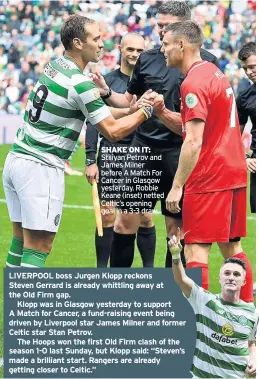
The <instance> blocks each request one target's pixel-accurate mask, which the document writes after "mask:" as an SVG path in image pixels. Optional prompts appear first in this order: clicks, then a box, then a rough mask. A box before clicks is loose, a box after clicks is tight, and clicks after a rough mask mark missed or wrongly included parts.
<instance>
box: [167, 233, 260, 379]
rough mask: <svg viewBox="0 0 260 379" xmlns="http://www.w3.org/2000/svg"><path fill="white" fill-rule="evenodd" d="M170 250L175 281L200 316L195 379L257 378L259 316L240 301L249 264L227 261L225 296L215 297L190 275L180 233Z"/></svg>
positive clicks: (223, 272)
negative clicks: (184, 265) (186, 266)
mask: <svg viewBox="0 0 260 379" xmlns="http://www.w3.org/2000/svg"><path fill="white" fill-rule="evenodd" d="M169 248H170V251H171V253H172V271H173V275H174V280H175V282H176V284H177V285H178V286H179V287H180V289H181V290H182V292H183V294H184V296H185V297H186V298H187V300H188V301H189V303H190V305H191V306H192V308H193V310H194V312H195V315H196V327H197V338H196V347H195V352H194V358H193V364H192V367H191V373H192V375H193V378H244V377H245V376H246V375H247V376H249V377H252V376H255V375H256V356H255V336H256V330H257V323H258V315H257V314H256V311H255V306H254V304H247V303H245V302H244V301H242V300H240V290H241V288H243V286H244V285H245V277H246V265H245V263H244V262H243V261H242V260H241V259H238V258H228V259H226V260H225V261H224V263H223V265H222V267H221V269H220V273H219V282H220V285H221V294H219V295H214V294H212V293H210V292H208V291H205V290H204V289H203V288H201V287H199V286H197V284H195V283H194V282H193V280H192V279H190V278H189V277H188V276H187V275H186V273H185V271H184V268H183V266H182V263H181V259H180V251H181V248H182V245H181V243H180V230H178V232H177V236H173V237H172V238H171V239H170V241H169Z"/></svg>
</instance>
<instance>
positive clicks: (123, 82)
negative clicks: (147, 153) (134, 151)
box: [86, 68, 135, 160]
mask: <svg viewBox="0 0 260 379" xmlns="http://www.w3.org/2000/svg"><path fill="white" fill-rule="evenodd" d="M104 78H105V81H106V83H107V85H108V86H109V87H111V88H112V90H113V91H115V92H118V93H125V92H126V90H127V84H128V82H129V76H127V75H125V74H123V73H122V72H121V71H120V68H119V69H117V70H115V71H112V72H109V73H108V74H107V75H105V76H104ZM134 133H135V132H133V133H131V134H130V135H128V136H126V137H125V138H123V139H122V140H121V141H119V143H120V144H121V143H124V144H128V145H129V144H130V143H131V142H132V139H133V137H134ZM98 134H99V133H98V131H97V129H96V128H95V126H93V125H91V124H90V123H88V124H87V131H86V154H87V158H88V159H92V160H95V159H96V152H97V142H98ZM101 137H102V141H105V140H106V138H105V137H104V136H101ZM102 141H101V144H102Z"/></svg>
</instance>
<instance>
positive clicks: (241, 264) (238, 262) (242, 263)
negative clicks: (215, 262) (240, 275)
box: [222, 258, 246, 271]
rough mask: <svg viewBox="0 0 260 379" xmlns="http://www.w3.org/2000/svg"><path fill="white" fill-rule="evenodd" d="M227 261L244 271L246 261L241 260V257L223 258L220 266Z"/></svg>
mask: <svg viewBox="0 0 260 379" xmlns="http://www.w3.org/2000/svg"><path fill="white" fill-rule="evenodd" d="M227 263H235V264H237V265H239V266H241V267H243V269H244V270H245V271H246V263H245V262H244V261H242V259H239V258H227V259H225V260H224V262H223V264H222V267H223V266H224V265H225V264H227Z"/></svg>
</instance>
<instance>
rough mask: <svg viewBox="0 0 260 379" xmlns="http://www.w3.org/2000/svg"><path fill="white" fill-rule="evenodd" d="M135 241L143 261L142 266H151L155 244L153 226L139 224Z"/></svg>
mask: <svg viewBox="0 0 260 379" xmlns="http://www.w3.org/2000/svg"><path fill="white" fill-rule="evenodd" d="M136 242H137V247H138V249H139V251H140V255H141V258H142V261H143V267H153V265H154V254H155V245H156V232H155V226H152V227H151V228H144V227H142V226H140V227H139V229H138V232H137V241H136Z"/></svg>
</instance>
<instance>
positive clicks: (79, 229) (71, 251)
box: [0, 145, 256, 377]
mask: <svg viewBox="0 0 260 379" xmlns="http://www.w3.org/2000/svg"><path fill="white" fill-rule="evenodd" d="M9 148H10V146H7V145H0V168H2V167H3V166H4V160H5V157H6V155H7V153H8V151H9ZM72 166H73V167H77V168H81V171H83V170H84V150H83V149H82V148H81V149H79V151H78V152H77V153H76V154H75V156H74V158H73V162H72ZM0 173H1V174H2V172H0ZM0 199H4V191H3V186H2V182H1V184H0ZM65 204H71V205H92V198H91V187H90V185H89V184H88V183H87V181H86V179H85V177H84V176H83V177H73V176H69V177H68V176H66V193H65ZM248 216H251V217H252V216H253V215H251V214H250V213H249V214H248ZM154 222H155V225H156V231H157V245H156V256H155V266H156V267H163V266H164V260H165V250H166V241H165V238H166V233H165V226H164V218H163V217H162V216H161V215H155V216H154ZM212 222H214V220H212ZM255 226H256V223H255V219H249V220H248V236H247V238H245V239H244V240H243V247H244V250H245V251H246V252H247V254H248V256H249V259H250V260H251V262H252V264H253V267H254V271H255V252H256V246H255V238H256V230H255ZM94 231H95V218H94V213H93V210H84V209H70V208H64V211H63V215H62V220H61V224H60V229H59V232H58V234H57V236H56V238H55V241H54V247H53V250H52V253H51V255H50V257H49V258H48V260H47V264H46V266H47V267H95V262H96V260H95V247H94ZM11 238H12V229H11V224H10V222H9V218H8V213H7V207H6V204H4V203H1V202H0V251H1V255H0V281H1V282H0V283H2V282H3V269H2V268H3V267H4V265H5V259H6V255H7V252H8V249H9V245H10V242H11ZM221 261H222V257H221V254H220V253H219V251H218V248H217V246H216V245H214V246H213V248H212V251H211V253H210V258H209V264H210V291H212V292H218V291H219V289H220V287H219V284H218V273H219V267H220V264H221ZM134 267H141V259H140V256H139V253H138V251H137V250H136V254H135V261H134ZM254 274H255V272H254ZM2 310H3V286H2V285H1V286H0V314H1V317H0V338H1V331H2V330H3V312H2ZM1 345H2V344H1V342H0V357H1V356H2V354H1ZM0 377H1V371H0Z"/></svg>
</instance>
